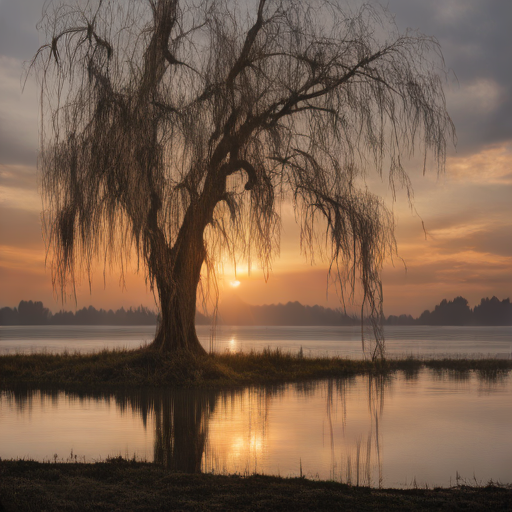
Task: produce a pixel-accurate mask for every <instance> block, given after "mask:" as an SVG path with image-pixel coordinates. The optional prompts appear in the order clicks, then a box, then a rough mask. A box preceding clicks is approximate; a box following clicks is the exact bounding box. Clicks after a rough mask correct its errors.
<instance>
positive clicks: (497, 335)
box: [0, 325, 512, 359]
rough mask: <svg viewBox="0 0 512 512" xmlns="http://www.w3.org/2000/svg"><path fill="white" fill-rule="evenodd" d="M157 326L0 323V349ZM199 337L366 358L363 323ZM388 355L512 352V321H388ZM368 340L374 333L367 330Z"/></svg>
mask: <svg viewBox="0 0 512 512" xmlns="http://www.w3.org/2000/svg"><path fill="white" fill-rule="evenodd" d="M154 334H155V327H153V326H80V325H76V326H65V325H55V326H54V325H52V326H45V325H43V326H40V325H34V326H0V354H6V353H11V354H12V353H18V352H19V353H32V352H43V351H47V352H53V353H59V352H63V351H64V350H68V351H70V352H75V351H80V352H82V353H89V352H94V351H98V350H102V349H104V348H108V349H114V348H127V349H133V348H138V347H140V345H141V344H144V343H150V342H151V340H152V339H153V337H154ZM197 334H198V337H199V341H200V342H201V343H202V344H203V346H204V347H205V349H206V350H209V349H210V345H211V344H213V348H214V350H215V351H217V352H224V351H225V350H229V351H230V352H237V351H239V350H241V351H244V352H248V351H250V350H256V351H258V352H259V351H262V350H263V349H265V348H267V347H271V348H280V349H282V350H283V351H285V352H294V353H296V352H298V351H299V350H300V348H302V350H303V353H304V355H306V356H308V355H312V356H314V355H331V356H333V355H338V356H342V357H350V358H352V359H356V358H361V357H363V353H362V350H361V328H360V327H316V326H315V327H248V326H224V325H221V326H218V327H217V329H216V330H215V331H213V332H212V329H211V328H210V326H206V325H198V326H197ZM385 335H386V352H387V354H388V355H389V356H391V357H393V356H404V355H413V356H426V357H428V356H433V357H441V356H445V355H447V356H450V357H457V356H460V355H463V356H472V357H485V356H491V357H500V358H510V357H512V326H504V327H438V326H424V325H422V326H396V327H395V326H393V327H391V326H386V328H385ZM365 338H366V341H367V343H369V342H371V339H372V338H371V332H366V333H365Z"/></svg>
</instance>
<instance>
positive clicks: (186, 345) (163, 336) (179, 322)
mask: <svg viewBox="0 0 512 512" xmlns="http://www.w3.org/2000/svg"><path fill="white" fill-rule="evenodd" d="M193 217H194V215H190V216H189V215H186V216H185V220H184V222H183V226H182V229H181V231H180V235H179V236H178V240H177V241H176V243H175V245H174V247H173V248H172V249H169V248H168V247H165V249H163V248H162V247H160V250H158V251H157V254H159V255H160V256H161V257H158V258H156V257H154V255H152V258H151V259H152V260H153V261H152V265H153V267H152V268H153V275H154V276H155V281H156V285H157V289H158V294H159V296H160V308H161V320H160V324H159V326H158V329H157V333H156V336H155V340H154V341H153V343H152V346H153V348H155V349H157V350H160V351H162V352H189V353H192V354H194V355H203V354H206V351H205V349H204V348H203V347H202V345H201V344H200V343H199V339H198V338H197V334H196V326H195V316H196V294H197V286H198V284H199V280H200V279H201V267H202V265H203V262H204V260H205V257H206V250H205V247H204V242H203V231H204V225H202V223H201V222H195V221H194V220H193ZM163 243H165V242H163ZM152 252H153V251H152ZM162 255H163V256H162ZM155 262H157V263H156V264H155Z"/></svg>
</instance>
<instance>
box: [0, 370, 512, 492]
mask: <svg viewBox="0 0 512 512" xmlns="http://www.w3.org/2000/svg"><path fill="white" fill-rule="evenodd" d="M511 425H512V379H511V376H510V375H508V376H502V377H497V378H495V379H491V380H489V379H486V378H484V377H482V376H479V375H477V374H475V373H473V372H469V373H467V374H463V375H456V374H451V373H449V372H434V371H430V370H421V371H419V372H417V373H414V374H407V375H406V374H404V373H400V372H399V373H397V374H395V375H393V376H391V377H389V378H371V377H368V376H360V377H356V378H352V379H345V380H336V381H320V382H313V383H306V384H288V385H282V386H275V387H268V388H247V389H240V390H232V391H197V390H195V391H183V390H181V391H173V390H159V391H157V392H155V391H153V392H151V391H148V390H138V391H136V392H132V393H117V394H104V395H102V394H97V395H91V394H83V395H77V394H73V393H66V392H63V391H42V390H33V391H26V390H24V391H21V390H20V391H3V392H1V394H0V457H1V458H3V459H8V458H18V457H21V458H23V457H25V458H33V459H36V460H39V461H53V460H59V461H60V460H69V461H74V460H75V457H76V460H79V461H84V460H85V461H88V462H92V461H95V460H104V459H105V458H107V457H108V456H117V455H122V456H124V457H128V458H132V457H135V458H137V459H139V460H148V461H157V462H159V463H161V464H164V465H166V466H167V467H169V468H171V469H175V470H180V471H187V472H191V471H199V470H201V471H207V472H214V473H239V474H243V475H245V474H251V473H253V472H259V473H265V474H273V475H281V476H299V475H301V474H302V475H304V476H306V477H308V478H320V479H334V480H337V481H342V482H350V483H352V484H354V485H356V484H358V483H359V485H371V486H374V487H378V486H383V487H411V486H414V485H418V486H424V485H425V484H428V485H429V486H446V487H447V486H450V485H454V484H455V483H456V480H457V478H458V476H460V478H461V480H460V482H462V481H464V480H465V481H467V482H470V483H475V481H476V482H477V483H484V484H485V483H487V482H488V481H489V480H490V479H493V480H494V481H495V482H496V481H500V482H503V483H509V482H512V464H511V461H512V441H511V438H510V429H511Z"/></svg>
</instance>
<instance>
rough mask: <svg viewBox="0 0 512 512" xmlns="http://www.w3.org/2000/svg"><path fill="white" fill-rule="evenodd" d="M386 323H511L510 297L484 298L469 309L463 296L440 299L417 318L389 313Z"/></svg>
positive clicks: (511, 308)
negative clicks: (500, 298)
mask: <svg viewBox="0 0 512 512" xmlns="http://www.w3.org/2000/svg"><path fill="white" fill-rule="evenodd" d="M385 323H386V325H512V304H511V303H510V299H504V300H502V301H500V300H499V299H498V298H497V297H493V298H492V299H489V298H486V299H482V300H481V301H480V304H479V305H478V306H475V307H474V308H473V309H471V308H470V307H469V305H468V301H467V300H466V299H465V298H464V297H456V298H455V299H453V300H450V301H447V300H446V299H444V300H442V301H441V304H438V305H437V306H436V307H435V308H434V310H433V311H429V310H428V309H427V310H425V311H424V312H423V313H422V314H421V315H420V316H419V318H413V317H412V316H411V315H400V316H395V315H390V316H389V317H388V318H387V320H386V322H385Z"/></svg>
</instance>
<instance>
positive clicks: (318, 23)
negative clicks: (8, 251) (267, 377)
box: [33, 0, 454, 357]
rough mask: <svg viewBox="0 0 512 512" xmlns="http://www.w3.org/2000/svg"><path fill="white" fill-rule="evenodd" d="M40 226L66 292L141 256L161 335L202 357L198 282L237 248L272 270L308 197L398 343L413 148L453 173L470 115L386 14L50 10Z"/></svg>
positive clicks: (140, 5) (347, 283)
mask: <svg viewBox="0 0 512 512" xmlns="http://www.w3.org/2000/svg"><path fill="white" fill-rule="evenodd" d="M41 27H42V29H43V30H44V32H45V34H46V38H47V39H46V40H47V43H46V44H44V45H43V46H42V47H41V48H40V49H39V51H38V52H37V54H36V56H35V58H34V61H33V66H34V67H35V68H36V69H37V71H38V77H39V80H40V83H41V90H42V95H41V101H42V107H41V111H42V124H41V126H42V132H41V156H40V168H41V170H42V188H43V195H44V201H45V210H44V232H45V235H46V241H47V245H48V249H49V251H50V253H51V261H52V269H53V278H54V285H55V286H60V287H61V289H62V290H63V291H64V290H65V288H66V285H67V284H69V283H70V282H71V283H74V280H75V276H77V274H78V273H81V272H85V273H86V274H88V273H89V274H90V272H91V268H92V262H93V260H94V259H95V258H101V259H103V260H104V261H105V262H113V263H118V264H121V265H124V262H125V261H126V259H127V258H128V257H129V256H130V255H131V254H133V253H135V254H136V257H137V261H139V262H141V263H142V266H143V268H144V269H145V271H146V276H147V278H148V280H149V283H150V285H151V287H152V288H153V289H154V290H155V291H156V292H157V294H158V297H159V301H160V307H161V311H162V321H161V323H160V327H159V330H158V332H157V335H156V338H155V342H154V346H155V347H157V348H160V349H162V350H189V351H192V352H201V351H202V348H201V346H200V344H199V342H198V341H197V336H196V334H195V328H194V325H193V319H194V315H195V304H196V289H197V288H198V286H199V287H200V288H201V287H203V289H206V288H205V287H204V285H205V284H206V283H209V284H213V289H214V290H215V289H216V284H215V283H216V281H215V273H216V271H217V269H218V266H219V265H220V264H221V263H222V262H223V261H224V260H225V259H226V258H227V259H228V260H231V261H239V260H240V259H245V260H249V261H250V262H253V261H256V262H257V264H258V265H259V266H260V267H261V268H262V269H263V272H264V275H265V277H268V274H269V272H270V269H271V263H272V260H273V258H274V257H275V256H276V255H277V254H278V252H279V240H280V226H281V225H280V205H281V204H282V202H283V201H284V200H290V201H292V202H293V206H294V208H295V212H296V218H297V221H298V222H299V223H300V226H301V243H302V248H303V250H304V252H305V253H306V255H307V256H312V254H313V251H314V250H316V249H318V248H319V247H322V246H325V247H327V253H326V254H327V257H328V258H329V263H330V271H331V272H332V273H333V275H335V276H337V278H338V280H339V282H340V283H342V284H343V286H342V289H341V292H342V300H344V297H345V290H349V291H350V292H351V291H353V290H354V288H355V287H356V286H357V285H360V286H361V288H362V292H363V303H364V305H365V306H366V307H367V308H368V311H369V314H370V316H371V318H372V320H373V326H374V331H375V334H376V340H377V344H376V345H375V346H374V348H372V352H371V355H372V357H376V356H382V355H383V343H382V339H383V338H382V332H381V330H380V322H381V319H382V314H383V313H382V287H381V281H380V269H381V267H382V263H383V261H384V259H385V257H386V255H388V254H390V253H392V252H393V251H394V250H395V240H394V236H393V228H394V221H393V215H392V213H391V212H390V211H389V209H388V208H386V206H385V204H384V202H383V201H382V200H381V198H379V197H378V196H377V195H374V194H372V193H371V192H370V191H369V190H368V188H367V187H366V185H365V177H366V176H367V175H368V173H370V172H376V173H378V174H380V175H381V176H385V177H386V179H388V180H389V184H390V187H391V188H392V189H393V191H394V189H395V186H396V185H399V186H403V187H405V188H406V190H407V192H408V193H410V192H411V190H410V181H409V177H408V174H407V172H406V169H405V164H404V161H405V160H406V159H407V157H409V156H411V155H413V154H414V152H415V151H419V152H420V153H421V154H422V155H424V157H425V165H427V155H431V156H432V158H433V161H434V166H436V167H437V169H438V170H442V169H443V166H444V161H445V156H446V145H447V140H449V139H450V137H453V136H454V128H453V125H452V122H451V120H450V117H449V116H448V113H447V111H446V106H445V98H444V94H443V89H442V80H443V74H444V72H445V71H444V64H443V61H442V56H441V53H440V49H439V45H438V43H437V42H436V40H435V39H433V38H431V37H427V36H424V35H422V34H419V33H416V32H406V33H403V34H402V33H399V32H398V30H397V29H396V27H395V25H394V24H393V21H392V18H391V16H390V15H388V14H387V12H386V11H385V10H383V9H380V8H376V7H372V6H370V5H363V6H362V7H360V8H357V9H352V10H351V9H349V7H348V6H346V5H345V4H344V3H343V2H341V1H340V2H338V1H330V0H318V1H313V2H300V1H298V0H259V1H249V2H247V4H245V3H239V2H236V1H230V0H200V1H198V2H192V1H186V0H125V1H118V0H99V1H96V2H94V1H91V2H87V3H82V2H78V3H77V4H76V5H73V6H71V5H68V4H60V5H57V6H54V7H53V8H48V9H47V10H46V11H45V14H44V17H43V20H42V22H41Z"/></svg>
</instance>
